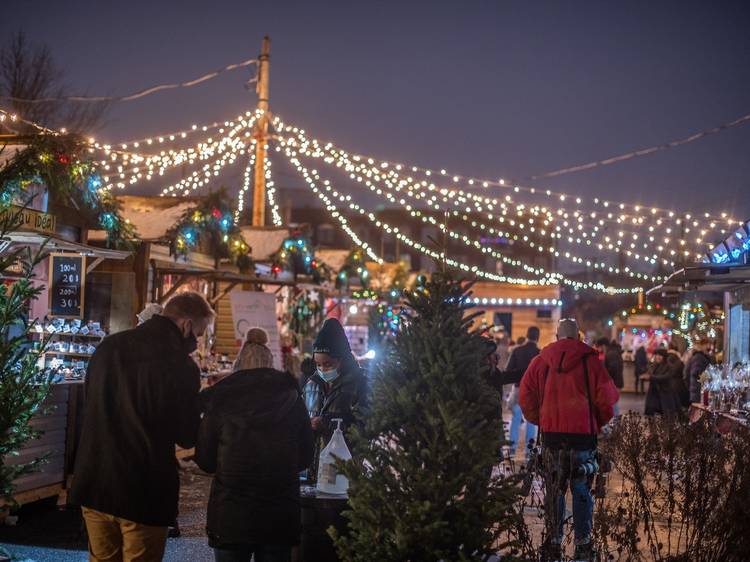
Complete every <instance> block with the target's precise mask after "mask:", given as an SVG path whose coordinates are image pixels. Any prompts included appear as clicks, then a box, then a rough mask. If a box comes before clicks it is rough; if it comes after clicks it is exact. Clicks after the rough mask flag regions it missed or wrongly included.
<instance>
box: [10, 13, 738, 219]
mask: <svg viewBox="0 0 750 562" xmlns="http://www.w3.org/2000/svg"><path fill="white" fill-rule="evenodd" d="M19 29H23V30H25V31H26V33H27V34H28V35H29V36H30V38H31V39H32V40H35V41H44V42H46V43H47V44H48V45H49V46H50V47H51V48H52V49H53V51H54V54H55V56H56V58H57V60H58V62H59V63H60V64H61V66H62V67H63V68H64V69H65V71H66V73H67V81H68V83H69V84H70V90H71V91H72V92H73V93H79V92H88V93H91V94H100V93H108V94H126V93H131V92H133V91H136V90H139V89H141V88H145V87H148V86H151V85H155V84H160V83H164V82H172V81H182V80H188V79H191V78H194V77H196V76H199V75H201V74H204V73H205V72H209V71H211V70H214V69H216V68H218V67H221V66H223V65H225V64H227V63H230V62H238V61H240V60H243V59H246V58H250V57H253V56H255V55H257V54H258V52H259V49H260V42H261V38H262V36H263V35H264V34H269V35H270V36H271V39H272V42H273V44H272V51H271V61H272V63H271V109H272V110H273V111H275V112H276V113H278V114H280V115H281V116H283V117H284V118H285V119H286V120H287V121H288V122H294V123H296V124H299V125H300V126H302V127H304V128H305V129H306V130H307V132H308V133H309V134H311V135H313V136H316V137H319V138H321V139H323V140H331V141H334V142H336V143H337V144H338V145H340V146H342V147H344V148H347V149H349V150H351V151H354V152H360V153H364V154H369V155H372V156H374V157H380V158H383V159H385V160H390V161H401V162H406V163H410V164H412V163H413V164H419V165H422V166H428V167H433V168H442V167H444V168H446V169H448V170H449V171H452V172H454V173H459V174H466V175H473V176H479V177H488V178H499V177H505V178H525V177H527V176H530V175H534V174H537V173H540V172H545V171H548V170H554V169H557V168H560V167H567V166H570V165H574V164H578V163H584V162H588V161H590V160H596V159H599V158H604V157H608V156H612V155H617V154H620V153H622V152H627V151H630V150H633V149H637V148H641V147H645V146H650V145H652V144H657V143H661V142H665V141H668V140H672V139H675V138H680V137H682V136H686V135H688V134H690V133H693V132H695V131H699V130H701V129H704V128H708V127H711V126H714V125H718V124H721V123H724V122H727V121H730V120H732V119H735V118H736V117H739V116H741V115H744V114H746V113H750V32H749V31H748V30H750V3H748V2H742V1H738V2H729V1H722V2H687V1H684V0H683V1H676V2H602V1H596V2H594V1H592V2H527V1H517V2H502V1H497V0H496V1H482V2H478V1H468V0H465V1H458V0H456V1H452V2H447V1H433V2H405V1H403V0H402V1H400V2H390V1H388V2H386V1H379V2H367V3H365V2H321V1H319V2H311V1H309V0H308V1H306V2H285V1H280V0H276V1H268V2H250V1H244V2H240V1H234V2H231V1H222V0H215V1H212V2H207V1H205V0H180V1H177V0H173V1H154V0H129V1H127V2H102V1H101V0H88V1H84V0H77V1H68V2H51V1H36V2H19V1H16V2H11V3H8V5H7V6H5V7H4V9H3V16H2V18H1V19H0V40H4V39H7V38H8V37H9V36H10V35H11V34H12V33H13V32H15V31H16V30H19ZM253 72H254V70H253V69H252V67H251V68H250V69H249V70H244V71H239V72H235V73H232V74H227V75H224V76H223V77H221V78H218V79H216V80H212V81H210V82H208V83H206V84H203V85H201V86H198V87H195V88H192V89H190V90H181V91H171V92H167V93H162V94H156V95H153V96H150V97H148V98H145V99H143V100H140V101H136V102H128V103H125V104H119V105H118V106H117V107H115V109H114V110H113V111H112V112H111V113H110V115H109V118H108V122H107V124H106V125H105V126H104V128H103V129H102V130H101V131H100V132H99V133H98V134H97V138H98V139H101V140H104V141H110V142H111V141H118V140H125V139H129V138H138V137H143V136H146V135H150V134H159V133H162V132H169V131H171V130H175V129H180V128H183V127H186V126H189V125H190V124H192V123H201V122H212V121H215V120H223V119H226V118H230V117H233V116H234V115H236V114H237V113H238V112H239V111H241V110H245V109H248V108H252V107H253V106H254V104H255V101H256V99H255V95H254V92H248V91H246V90H245V89H244V86H243V84H244V82H245V81H246V80H247V78H248V75H249V74H250V73H253ZM748 149H750V124H746V125H744V126H742V127H738V128H735V129H733V130H729V131H726V132H723V133H720V134H718V135H715V136H712V137H709V138H707V139H705V140H701V141H698V142H696V143H693V144H691V145H688V146H683V147H679V148H676V149H674V150H671V151H668V152H662V153H659V154H656V155H653V156H648V157H645V158H641V159H638V160H635V161H629V162H624V163H620V164H615V165H612V166H609V167H607V168H602V169H598V170H594V171H588V172H582V173H577V174H570V175H566V176H563V177H560V178H556V179H550V180H544V181H537V182H525V183H526V184H529V185H537V186H543V187H549V188H551V189H557V190H562V191H567V192H570V193H575V194H579V195H583V196H595V195H599V196H604V197H609V198H612V199H615V200H619V201H626V202H639V203H644V204H659V205H663V206H669V207H674V208H678V209H683V210H693V211H697V210H701V211H702V210H711V211H722V210H728V211H730V212H733V213H734V214H736V215H738V218H740V216H745V217H750V197H749V196H748V194H750V157H749V155H748V152H749V150H748ZM240 167H241V166H238V168H240ZM278 179H279V181H278V184H279V185H280V187H289V186H290V185H292V184H293V183H299V182H294V180H293V179H292V178H290V177H287V176H282V177H280V178H278ZM154 188H155V186H151V192H152V193H155V192H156V190H155V189H154ZM139 191H141V192H142V191H144V188H140V189H136V188H131V191H129V192H133V193H137V192H139Z"/></svg>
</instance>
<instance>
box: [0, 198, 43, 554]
mask: <svg viewBox="0 0 750 562" xmlns="http://www.w3.org/2000/svg"><path fill="white" fill-rule="evenodd" d="M2 188H3V191H2V194H3V195H13V192H12V190H10V189H7V186H2ZM6 199H7V200H6ZM10 200H11V199H10V197H8V198H0V240H4V239H5V238H6V235H7V234H8V233H10V232H13V231H14V230H16V229H17V228H18V227H19V226H20V224H21V215H20V211H19V210H18V208H15V207H13V206H12V205H11V204H10ZM40 261H41V253H35V254H32V253H31V250H30V249H29V248H28V247H23V246H21V247H15V248H12V249H10V250H5V251H3V252H0V272H1V273H2V276H3V282H2V283H0V503H2V502H7V503H10V504H12V503H13V482H14V480H16V479H17V478H19V477H20V476H23V475H24V474H28V473H29V472H32V471H33V470H35V469H36V468H37V466H38V465H39V463H40V462H41V460H43V459H35V460H33V461H31V462H26V463H10V462H8V461H9V460H11V459H13V457H14V456H16V455H18V451H19V450H20V449H21V448H22V447H23V446H24V445H25V444H26V443H28V442H29V441H30V440H32V439H34V438H35V437H38V436H39V434H40V433H39V431H37V430H35V429H34V428H33V427H32V426H31V423H30V422H31V417H32V416H33V415H34V414H35V413H38V412H39V409H40V407H41V404H42V402H43V401H44V399H45V398H46V397H47V394H48V392H49V389H50V384H49V383H50V381H49V378H48V377H46V376H45V375H43V374H41V373H39V371H38V370H37V366H36V363H37V361H38V359H39V355H40V353H41V352H42V350H41V349H37V350H32V349H30V342H29V337H28V332H29V328H30V321H29V317H28V308H29V305H30V303H31V301H32V300H33V299H35V298H37V297H38V296H39V293H40V292H41V291H42V288H41V287H39V286H35V285H34V283H33V277H34V274H33V268H34V267H35V266H36V265H37V264H38V263H39V262H40ZM0 552H1V549H0Z"/></svg>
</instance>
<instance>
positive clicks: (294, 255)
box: [271, 231, 326, 283]
mask: <svg viewBox="0 0 750 562" xmlns="http://www.w3.org/2000/svg"><path fill="white" fill-rule="evenodd" d="M271 261H272V265H271V272H272V273H273V274H274V275H278V274H279V273H281V272H282V271H288V272H290V273H292V274H293V275H294V277H295V278H296V277H297V275H310V276H311V277H312V279H313V281H314V282H315V283H321V282H322V281H324V280H325V279H326V267H325V265H324V264H322V263H320V262H319V261H318V260H317V259H316V258H315V253H314V252H313V250H312V246H311V244H310V240H309V238H308V237H307V235H305V234H304V233H303V232H301V231H294V232H292V233H291V236H290V237H289V238H287V239H286V240H284V242H283V243H282V245H281V248H279V250H278V251H276V252H275V253H274V254H273V256H271Z"/></svg>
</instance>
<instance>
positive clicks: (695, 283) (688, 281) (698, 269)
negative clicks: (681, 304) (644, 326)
mask: <svg viewBox="0 0 750 562" xmlns="http://www.w3.org/2000/svg"><path fill="white" fill-rule="evenodd" d="M741 285H750V265H726V266H721V265H716V264H700V265H696V266H691V267H686V268H684V269H680V270H679V271H675V272H674V273H673V274H672V275H670V276H669V278H668V279H667V280H666V281H664V283H662V284H661V285H657V286H656V287H654V288H652V289H649V290H648V291H647V292H646V294H648V295H658V294H663V293H666V294H669V293H673V294H674V293H681V292H686V291H691V292H692V291H713V292H723V291H728V290H730V289H734V288H736V287H739V286H741Z"/></svg>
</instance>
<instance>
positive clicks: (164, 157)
mask: <svg viewBox="0 0 750 562" xmlns="http://www.w3.org/2000/svg"><path fill="white" fill-rule="evenodd" d="M254 122H255V116H252V117H251V118H249V119H247V120H245V119H242V120H240V121H239V122H238V123H236V124H234V126H233V127H232V128H231V129H230V130H229V131H228V132H227V133H226V135H225V136H223V137H222V138H220V139H218V140H213V139H208V142H206V143H199V144H198V145H197V147H196V148H192V147H191V148H188V149H182V150H170V151H168V152H163V153H162V154H160V155H157V156H150V157H148V158H146V159H145V160H142V159H141V158H140V157H138V158H135V159H134V158H130V159H129V160H130V161H132V160H135V161H136V163H137V164H138V165H136V166H134V167H132V168H129V169H125V168H124V166H123V165H120V164H116V163H114V161H116V155H114V154H113V156H114V157H113V163H112V164H110V163H108V162H105V164H104V165H103V166H102V167H103V169H104V171H105V174H104V175H103V178H104V181H105V182H106V181H109V179H110V175H111V174H108V173H107V172H110V171H111V170H112V167H113V166H114V172H115V176H116V178H117V180H119V181H117V183H116V184H112V183H107V184H106V185H105V186H104V187H103V188H104V189H111V187H112V186H113V185H117V187H120V188H124V187H125V185H132V184H135V183H137V182H138V181H140V180H142V179H145V180H150V179H152V178H153V177H154V176H155V175H159V176H162V175H164V173H165V172H166V171H167V170H168V169H169V168H174V167H177V166H180V165H183V164H188V165H192V164H194V163H195V162H197V161H203V160H208V159H210V158H212V157H214V156H216V155H223V154H224V153H225V152H227V151H229V152H230V154H232V155H234V156H235V157H236V153H237V151H239V150H241V148H242V147H243V146H244V141H243V139H244V138H247V139H248V142H249V141H250V137H251V135H250V133H249V131H248V129H249V128H250V127H252V125H253V123H254ZM242 131H245V133H244V134H242ZM125 159H126V160H128V158H125ZM222 159H223V156H222ZM232 161H233V158H232ZM140 162H143V164H140ZM157 164H158V166H157ZM204 168H205V167H204ZM168 189H169V188H167V190H168ZM165 191H166V190H165ZM171 191H174V190H171Z"/></svg>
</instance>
